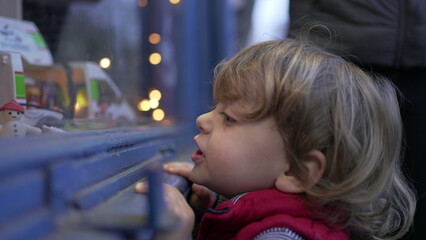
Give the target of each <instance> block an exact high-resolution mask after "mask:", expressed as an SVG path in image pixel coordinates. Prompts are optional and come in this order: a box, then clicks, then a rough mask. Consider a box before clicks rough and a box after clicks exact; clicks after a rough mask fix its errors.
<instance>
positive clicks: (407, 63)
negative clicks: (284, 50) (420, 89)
mask: <svg viewBox="0 0 426 240" xmlns="http://www.w3.org/2000/svg"><path fill="white" fill-rule="evenodd" d="M290 22H291V24H290V33H293V34H294V33H295V31H298V30H300V29H301V27H303V26H306V24H307V23H320V24H323V25H325V26H327V27H328V28H329V29H330V30H331V32H334V33H335V36H334V37H332V39H331V40H330V42H328V44H329V45H328V48H329V49H331V50H333V51H334V52H335V53H337V54H339V55H343V56H346V57H348V56H349V55H354V56H355V59H350V57H349V59H350V60H353V61H355V62H358V63H361V64H362V65H372V66H373V65H374V66H381V67H391V68H410V67H426V0H290Z"/></svg>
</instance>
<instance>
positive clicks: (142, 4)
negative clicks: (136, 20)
mask: <svg viewBox="0 0 426 240" xmlns="http://www.w3.org/2000/svg"><path fill="white" fill-rule="evenodd" d="M138 5H139V7H146V5H148V0H139V1H138Z"/></svg>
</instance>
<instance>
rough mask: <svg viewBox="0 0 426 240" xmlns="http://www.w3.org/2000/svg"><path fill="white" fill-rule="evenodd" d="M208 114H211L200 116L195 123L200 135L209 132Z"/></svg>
mask: <svg viewBox="0 0 426 240" xmlns="http://www.w3.org/2000/svg"><path fill="white" fill-rule="evenodd" d="M210 114H211V112H208V113H204V114H203V115H200V116H199V117H198V118H197V120H196V122H195V123H196V125H197V128H198V129H199V130H200V132H201V133H209V132H210V131H211V123H210V120H209V115H210Z"/></svg>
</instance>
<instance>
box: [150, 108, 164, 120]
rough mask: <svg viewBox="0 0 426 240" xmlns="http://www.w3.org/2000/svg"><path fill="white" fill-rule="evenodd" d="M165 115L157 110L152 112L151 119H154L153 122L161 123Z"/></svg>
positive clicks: (160, 110)
mask: <svg viewBox="0 0 426 240" xmlns="http://www.w3.org/2000/svg"><path fill="white" fill-rule="evenodd" d="M165 115H166V114H165V113H164V111H163V110H162V109H160V108H158V109H155V110H154V111H153V112H152V119H154V120H155V121H161V120H163V119H164V117H165Z"/></svg>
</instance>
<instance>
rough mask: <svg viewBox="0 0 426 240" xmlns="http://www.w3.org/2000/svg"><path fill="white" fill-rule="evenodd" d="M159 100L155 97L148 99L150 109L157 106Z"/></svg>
mask: <svg viewBox="0 0 426 240" xmlns="http://www.w3.org/2000/svg"><path fill="white" fill-rule="evenodd" d="M159 105H160V102H159V101H158V100H157V99H149V107H150V108H152V109H156V108H158V106H159Z"/></svg>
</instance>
